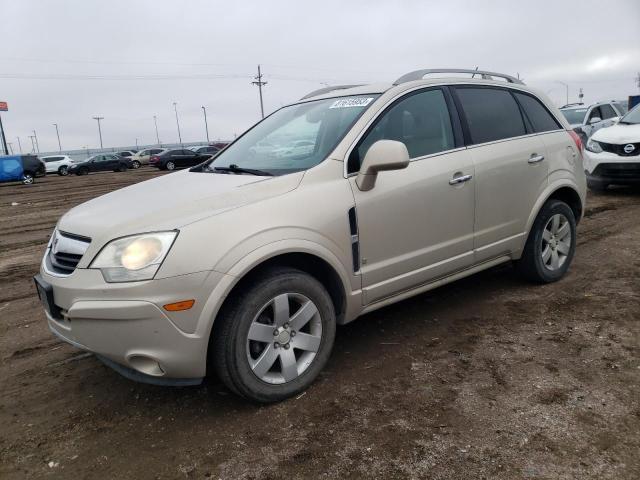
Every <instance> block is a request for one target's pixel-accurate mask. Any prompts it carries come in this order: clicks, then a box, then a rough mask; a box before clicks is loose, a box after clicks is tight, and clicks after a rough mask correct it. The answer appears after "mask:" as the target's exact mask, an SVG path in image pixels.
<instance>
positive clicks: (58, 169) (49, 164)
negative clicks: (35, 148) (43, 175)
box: [40, 155, 73, 176]
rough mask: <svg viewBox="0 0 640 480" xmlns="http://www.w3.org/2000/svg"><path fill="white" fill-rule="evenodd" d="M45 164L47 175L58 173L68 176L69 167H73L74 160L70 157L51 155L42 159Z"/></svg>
mask: <svg viewBox="0 0 640 480" xmlns="http://www.w3.org/2000/svg"><path fill="white" fill-rule="evenodd" d="M40 160H42V161H43V162H44V165H45V168H46V170H47V173H57V174H58V175H62V176H66V175H68V174H69V167H71V165H73V160H71V158H70V157H69V156H68V155H49V156H47V157H40Z"/></svg>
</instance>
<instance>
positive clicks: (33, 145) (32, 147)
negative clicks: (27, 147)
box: [29, 135, 36, 153]
mask: <svg viewBox="0 0 640 480" xmlns="http://www.w3.org/2000/svg"><path fill="white" fill-rule="evenodd" d="M29 138H30V139H31V153H36V144H35V143H33V135H29Z"/></svg>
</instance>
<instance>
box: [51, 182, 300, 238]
mask: <svg viewBox="0 0 640 480" xmlns="http://www.w3.org/2000/svg"><path fill="white" fill-rule="evenodd" d="M303 176H304V172H298V173H293V174H289V175H283V176H280V177H257V176H254V175H233V174H216V173H199V172H190V171H188V170H184V171H182V172H178V173H170V174H168V175H163V176H162V177H158V178H154V179H152V180H147V181H145V182H141V183H137V184H135V185H131V186H129V187H126V188H122V189H120V190H116V191H113V192H111V193H107V194H106V195H102V196H100V197H97V198H94V199H93V200H89V201H88V202H85V203H83V204H81V205H78V206H77V207H75V208H73V209H71V210H69V211H68V212H67V213H66V214H65V215H64V216H63V217H62V218H61V219H60V221H59V222H58V228H59V229H60V230H62V231H64V232H68V233H74V234H77V235H82V236H86V237H90V238H92V239H93V240H101V241H108V240H111V239H113V238H117V237H121V236H125V235H131V234H135V233H142V232H149V231H158V230H173V229H176V228H180V227H182V226H184V225H187V224H189V223H193V222H196V221H198V220H202V219H204V218H207V217H210V216H213V215H216V214H219V213H222V212H224V211H227V210H230V209H233V208H237V207H241V206H243V205H247V204H250V203H254V202H257V201H260V200H264V199H266V198H270V197H273V196H277V195H282V194H283V193H286V192H288V191H291V190H294V189H295V188H296V187H297V186H298V185H299V184H300V181H301V180H302V177H303Z"/></svg>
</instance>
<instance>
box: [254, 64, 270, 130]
mask: <svg viewBox="0 0 640 480" xmlns="http://www.w3.org/2000/svg"><path fill="white" fill-rule="evenodd" d="M253 78H254V79H255V81H253V82H251V83H252V84H253V85H257V86H258V92H259V94H260V114H261V115H262V118H264V105H263V103H262V87H263V86H264V85H266V84H267V82H263V81H262V72H261V71H260V65H258V75H256V76H255V77H253Z"/></svg>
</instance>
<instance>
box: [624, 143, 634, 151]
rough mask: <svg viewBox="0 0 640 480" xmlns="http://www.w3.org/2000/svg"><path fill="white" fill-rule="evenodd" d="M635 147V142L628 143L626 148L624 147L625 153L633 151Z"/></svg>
mask: <svg viewBox="0 0 640 480" xmlns="http://www.w3.org/2000/svg"><path fill="white" fill-rule="evenodd" d="M635 149H636V147H635V145H633V143H627V144H626V145H625V146H624V148H623V150H624V153H631V152H633V151H634V150H635Z"/></svg>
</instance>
